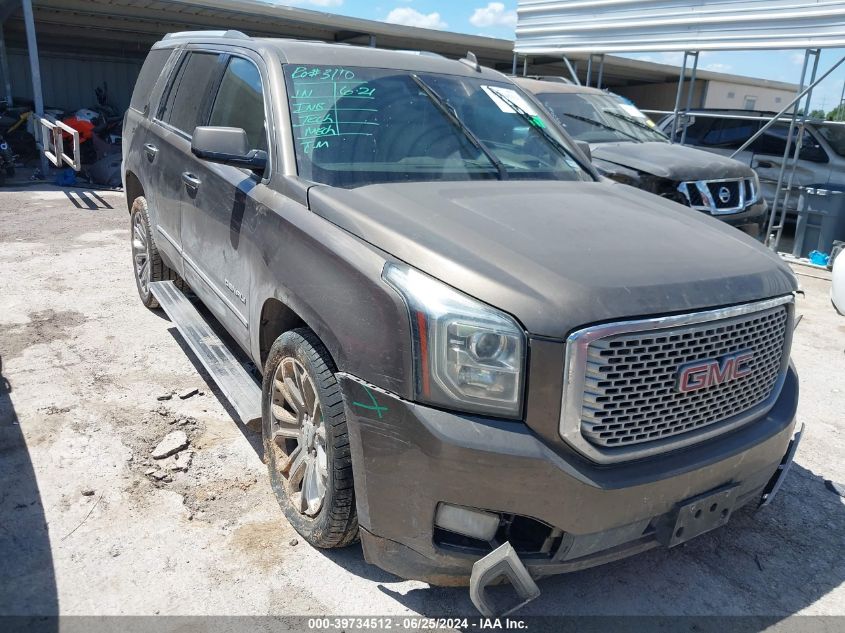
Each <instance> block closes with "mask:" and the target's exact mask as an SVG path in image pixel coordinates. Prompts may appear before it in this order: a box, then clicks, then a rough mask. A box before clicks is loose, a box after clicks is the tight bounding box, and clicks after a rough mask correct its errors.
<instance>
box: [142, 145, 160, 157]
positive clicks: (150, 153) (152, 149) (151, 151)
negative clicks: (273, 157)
mask: <svg viewBox="0 0 845 633" xmlns="http://www.w3.org/2000/svg"><path fill="white" fill-rule="evenodd" d="M144 152H145V153H146V154H147V158H149V159H150V160H153V159H154V158H155V157H156V154H158V148H157V147H156V146H155V145H153V144H152V143H146V144H145V145H144Z"/></svg>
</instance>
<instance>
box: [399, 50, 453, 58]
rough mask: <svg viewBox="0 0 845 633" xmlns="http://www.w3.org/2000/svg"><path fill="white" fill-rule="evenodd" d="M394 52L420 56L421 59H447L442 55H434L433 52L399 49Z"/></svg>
mask: <svg viewBox="0 0 845 633" xmlns="http://www.w3.org/2000/svg"><path fill="white" fill-rule="evenodd" d="M393 52H394V53H407V54H408V55H419V56H421V57H439V58H441V59H446V58H445V57H444V56H443V55H441V54H440V53H433V52H432V51H417V50H411V49H407V48H398V49H396V50H394V51H393Z"/></svg>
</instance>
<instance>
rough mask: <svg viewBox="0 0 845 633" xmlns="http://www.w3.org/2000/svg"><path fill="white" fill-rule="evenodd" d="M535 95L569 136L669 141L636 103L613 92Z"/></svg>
mask: <svg viewBox="0 0 845 633" xmlns="http://www.w3.org/2000/svg"><path fill="white" fill-rule="evenodd" d="M537 98H538V99H539V100H540V101H541V102H542V104H543V105H544V106H546V108H547V109H548V110H549V111H550V112H551V113H552V114H553V115H554V116H555V118H557V120H558V122H559V123H560V124H561V125H563V126H564V128H565V129H566V131H567V132H569V134H570V136H572V137H573V138H575V139H577V140H579V141H585V142H587V143H617V142H620V141H633V142H637V143H643V142H647V141H652V142H653V141H658V142H661V141H662V142H668V139H667V138H666V136H665V135H664V134H662V133H661V132H659V131H657V129H655V128H654V123H653V122H652V121H651V119H649V118H648V117H647V116H646V115H645V114H643V113H642V112H640V111H639V110H638V109H637V108H636V106H633V105H631V104H630V103H627V102H626V101H624V100H623V99H622V98H621V97H618V96H616V95H612V94H584V93H580V94H579V93H564V92H547V93H543V94H538V95H537Z"/></svg>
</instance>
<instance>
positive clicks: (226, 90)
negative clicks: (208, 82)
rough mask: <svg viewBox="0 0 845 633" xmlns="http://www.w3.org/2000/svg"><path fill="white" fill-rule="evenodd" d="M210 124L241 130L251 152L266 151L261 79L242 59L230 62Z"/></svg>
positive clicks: (215, 102) (256, 70)
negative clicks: (256, 150)
mask: <svg viewBox="0 0 845 633" xmlns="http://www.w3.org/2000/svg"><path fill="white" fill-rule="evenodd" d="M208 124H209V125H219V126H222V127H239V128H241V129H243V130H244V131H245V132H246V135H247V138H248V139H249V146H250V147H251V148H252V149H263V150H266V149H267V130H266V127H265V116H264V92H263V91H262V89H261V75H260V74H259V72H258V68H256V66H255V64H253V63H252V62H251V61H249V60H246V59H243V58H241V57H233V58H231V60H229V64H228V65H227V66H226V72H225V73H223V80H222V81H221V82H220V89H219V90H218V91H217V97H216V98H215V99H214V105H213V106H212V108H211V117H210V118H209V121H208Z"/></svg>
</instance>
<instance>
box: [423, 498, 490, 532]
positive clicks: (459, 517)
mask: <svg viewBox="0 0 845 633" xmlns="http://www.w3.org/2000/svg"><path fill="white" fill-rule="evenodd" d="M434 525H435V526H437V527H439V528H441V529H443V530H449V531H450V532H457V533H458V534H463V535H464V536H469V537H471V538H476V539H478V540H480V541H492V540H493V537H494V536H496V531H497V530H498V529H499V515H498V514H493V513H492V512H483V511H481V510H474V509H472V508H464V507H462V506H453V505H449V504H448V503H441V504H439V505H438V506H437V514H436V515H435V517H434Z"/></svg>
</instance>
